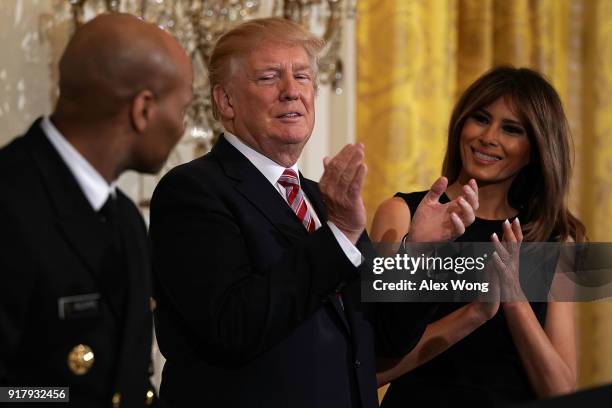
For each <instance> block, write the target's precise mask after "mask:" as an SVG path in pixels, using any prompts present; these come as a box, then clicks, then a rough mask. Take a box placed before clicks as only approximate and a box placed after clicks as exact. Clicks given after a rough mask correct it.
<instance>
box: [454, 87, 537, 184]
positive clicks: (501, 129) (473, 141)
mask: <svg viewBox="0 0 612 408" xmlns="http://www.w3.org/2000/svg"><path fill="white" fill-rule="evenodd" d="M459 149H460V154H461V161H462V163H463V167H462V169H461V172H460V179H466V180H467V179H469V178H475V179H476V181H477V182H478V184H479V185H480V184H490V183H499V182H508V183H511V182H512V180H514V178H515V177H516V175H517V174H518V173H519V172H520V170H521V169H522V168H523V167H525V166H526V165H527V164H528V163H529V159H530V143H529V139H528V137H527V132H526V130H525V128H524V126H523V125H522V124H521V123H520V121H519V120H518V118H517V117H516V115H515V114H514V112H513V109H512V105H511V103H509V100H508V99H507V98H503V97H502V98H499V99H497V100H496V101H495V102H493V103H492V104H490V105H488V106H485V107H484V108H481V109H479V110H477V111H476V112H474V113H473V114H472V115H471V116H470V117H468V118H467V120H466V121H465V123H464V125H463V130H462V131H461V136H460V143H459Z"/></svg>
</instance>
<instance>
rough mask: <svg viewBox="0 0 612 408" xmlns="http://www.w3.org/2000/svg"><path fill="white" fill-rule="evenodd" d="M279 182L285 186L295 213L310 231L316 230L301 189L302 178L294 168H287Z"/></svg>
mask: <svg viewBox="0 0 612 408" xmlns="http://www.w3.org/2000/svg"><path fill="white" fill-rule="evenodd" d="M278 184H280V185H281V186H283V187H284V188H285V197H286V199H287V204H289V206H290V207H291V209H292V210H293V212H294V213H295V215H296V216H297V217H298V218H299V220H300V221H301V222H302V225H304V227H305V228H306V230H307V231H308V232H313V231H314V230H315V223H314V219H313V218H312V215H311V214H310V212H309V211H308V207H307V205H306V201H305V200H304V196H303V194H302V190H301V189H300V179H299V177H298V175H297V173H296V172H295V171H294V170H292V169H285V171H283V174H282V175H281V176H280V177H279V179H278Z"/></svg>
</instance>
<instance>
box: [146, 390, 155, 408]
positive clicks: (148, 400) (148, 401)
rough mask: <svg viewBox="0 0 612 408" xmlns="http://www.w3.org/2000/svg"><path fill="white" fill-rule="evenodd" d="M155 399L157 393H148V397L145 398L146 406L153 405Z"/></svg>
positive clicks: (151, 391)
mask: <svg viewBox="0 0 612 408" xmlns="http://www.w3.org/2000/svg"><path fill="white" fill-rule="evenodd" d="M154 399H155V393H154V392H153V390H149V391H147V397H146V398H145V404H146V405H151V404H152V403H153V400H154Z"/></svg>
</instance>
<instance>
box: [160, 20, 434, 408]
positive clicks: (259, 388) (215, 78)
mask: <svg viewBox="0 0 612 408" xmlns="http://www.w3.org/2000/svg"><path fill="white" fill-rule="evenodd" d="M321 47H322V44H321V42H320V41H319V40H318V39H316V38H314V37H313V36H312V35H311V34H309V33H308V32H307V31H305V30H304V29H303V28H301V27H300V26H299V25H297V24H295V23H293V22H290V21H288V20H283V19H279V18H269V19H260V20H253V21H249V22H246V23H243V24H241V25H240V26H238V27H236V28H234V29H233V30H231V31H230V32H228V33H226V34H225V35H223V36H222V37H221V38H220V39H219V40H218V42H217V44H216V47H215V49H214V51H213V53H212V56H211V60H210V65H209V68H210V69H209V72H210V83H211V91H212V94H213V96H214V101H213V108H214V112H215V113H216V115H217V117H218V118H219V119H220V120H221V122H222V124H223V126H224V128H225V130H226V132H225V133H224V134H223V135H222V136H221V137H220V138H219V141H218V142H217V144H216V145H215V146H214V148H213V149H212V151H211V152H210V153H209V154H207V155H205V156H203V157H202V158H200V159H197V160H194V161H192V162H190V163H187V164H185V165H182V166H179V167H177V168H175V169H173V170H172V171H171V172H170V173H169V174H167V175H166V176H165V177H164V178H163V179H162V180H161V182H160V183H159V185H158V186H157V188H156V190H155V193H154V195H153V199H152V206H151V239H152V244H153V259H154V270H155V272H156V277H157V279H158V282H159V285H158V287H159V293H158V298H157V300H158V307H157V309H156V333H157V338H158V343H159V346H160V349H161V351H162V353H163V354H164V356H165V357H166V358H167V361H166V365H165V367H164V371H163V377H162V385H161V391H160V397H161V399H162V401H164V402H166V403H167V404H168V405H170V406H173V407H247V406H248V407H266V408H274V407H283V408H285V407H334V408H336V407H368V408H371V407H376V406H377V401H376V380H375V356H376V355H381V356H387V357H391V356H402V355H403V354H405V353H406V352H407V351H409V350H410V349H411V348H412V347H413V346H414V344H415V343H416V341H418V339H419V337H420V335H421V334H422V332H423V330H424V328H425V324H426V323H427V318H428V317H429V314H430V312H431V308H430V307H429V305H424V304H421V305H414V306H411V307H410V308H404V307H402V306H403V305H395V304H386V305H382V304H381V305H366V304H362V303H361V302H360V286H359V279H358V278H359V274H360V268H363V267H365V262H363V261H362V256H363V255H366V252H367V251H368V248H369V247H368V239H367V236H366V235H365V233H364V226H365V223H366V214H365V209H364V206H363V202H362V200H361V195H360V194H361V188H362V185H363V181H364V178H365V175H366V167H365V164H364V163H363V160H364V148H363V146H362V145H360V144H354V145H348V146H346V147H344V149H343V150H342V151H341V152H340V153H339V154H338V155H337V156H335V157H334V158H331V159H326V160H324V167H325V172H324V174H323V176H322V178H321V181H320V183H319V184H318V185H317V183H315V182H313V181H310V180H307V179H305V178H304V177H302V176H301V174H300V173H299V171H298V168H297V164H296V163H297V161H298V158H299V156H300V154H301V152H302V149H303V147H304V145H305V144H306V142H307V141H308V138H309V137H310V134H311V133H312V130H313V126H314V97H315V92H316V84H317V67H316V55H317V53H318V51H319V50H320V49H321ZM406 312H408V313H406Z"/></svg>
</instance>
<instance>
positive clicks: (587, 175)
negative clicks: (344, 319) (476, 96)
mask: <svg viewBox="0 0 612 408" xmlns="http://www.w3.org/2000/svg"><path fill="white" fill-rule="evenodd" d="M357 50H358V57H357V58H358V60H357V61H358V62H357V63H358V76H357V95H358V99H357V139H358V141H360V142H363V143H364V144H365V146H366V156H367V164H368V168H369V175H368V180H367V183H366V186H365V191H364V199H365V201H366V207H367V209H368V214H369V216H370V220H371V217H372V216H373V214H374V211H375V210H376V207H377V206H378V205H379V204H380V202H381V201H383V200H384V199H385V198H388V197H390V196H392V195H393V194H394V193H395V192H396V191H415V190H422V189H425V188H427V187H428V186H429V185H430V184H431V183H432V182H433V180H434V179H435V178H436V177H437V176H438V175H439V174H440V170H441V163H442V159H443V155H444V151H445V145H446V127H447V125H448V119H449V117H450V113H451V110H452V107H453V105H454V103H455V101H456V99H457V97H458V95H459V94H460V93H461V92H462V91H463V90H464V89H465V88H466V86H467V85H468V84H469V83H471V82H472V81H473V80H474V79H476V78H477V77H478V76H480V75H481V74H482V73H483V72H484V71H486V70H487V69H489V68H490V67H492V66H495V65H499V64H513V65H515V66H528V67H531V68H534V69H537V70H539V71H540V72H542V73H543V74H544V75H546V76H547V77H548V79H549V80H550V81H551V82H552V83H553V84H554V86H555V87H556V89H557V91H558V92H559V94H560V95H561V98H562V100H563V103H564V105H565V109H566V112H567V114H568V118H569V121H570V126H571V129H572V133H573V137H574V146H575V167H574V177H573V179H572V195H571V206H572V210H573V211H574V212H575V213H576V214H577V215H578V216H579V217H580V218H581V219H582V220H583V221H584V222H585V224H586V225H587V228H588V233H589V237H590V239H591V240H592V241H612V183H611V182H610V181H608V178H609V177H612V1H609V0H512V1H508V0H359V3H358V29H357ZM578 330H579V333H578V338H579V343H580V346H579V357H580V370H579V371H580V372H579V375H580V379H579V382H580V385H581V386H582V387H585V386H589V385H594V384H599V383H603V382H610V381H612V303H610V302H602V303H596V304H595V303H590V304H582V305H580V307H579V313H578Z"/></svg>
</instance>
